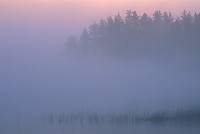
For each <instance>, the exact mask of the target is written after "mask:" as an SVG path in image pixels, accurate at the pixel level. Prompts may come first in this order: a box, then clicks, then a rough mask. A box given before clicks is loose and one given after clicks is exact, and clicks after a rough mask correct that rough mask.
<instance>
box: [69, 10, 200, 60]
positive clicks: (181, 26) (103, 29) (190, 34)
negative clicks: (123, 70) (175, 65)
mask: <svg viewBox="0 0 200 134" xmlns="http://www.w3.org/2000/svg"><path fill="white" fill-rule="evenodd" d="M199 42H200V13H194V15H192V14H191V12H188V11H186V10H184V11H183V12H182V13H181V15H180V16H179V17H176V18H175V17H173V16H172V14H171V12H169V13H168V12H161V11H155V12H154V13H153V16H152V17H150V16H148V15H147V14H146V13H144V14H143V15H142V16H139V15H138V14H137V12H136V11H132V10H127V12H126V17H125V18H123V17H122V16H121V15H120V13H118V14H117V15H115V16H114V18H113V17H111V16H110V17H108V18H107V19H106V20H104V19H101V20H100V22H98V23H97V22H94V23H93V24H91V25H90V26H89V27H88V28H85V29H84V30H83V32H82V34H81V35H80V37H76V36H73V35H72V36H70V37H68V39H67V42H66V44H65V46H66V51H67V56H68V57H91V56H111V57H115V58H128V59H133V58H138V57H146V56H172V57H173V56H180V55H185V54H186V55H187V54H189V55H191V54H193V55H195V57H196V56H197V55H198V54H199V53H200V44H199Z"/></svg>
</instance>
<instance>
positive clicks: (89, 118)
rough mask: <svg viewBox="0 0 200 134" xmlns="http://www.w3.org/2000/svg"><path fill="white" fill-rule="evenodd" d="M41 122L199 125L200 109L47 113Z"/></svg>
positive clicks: (42, 116) (60, 123)
mask: <svg viewBox="0 0 200 134" xmlns="http://www.w3.org/2000/svg"><path fill="white" fill-rule="evenodd" d="M41 120H42V122H44V123H47V124H59V125H62V124H65V125H70V124H71V125H73V124H76V125H77V124H80V125H84V124H90V125H103V124H108V125H109V124H110V125H139V124H149V125H170V124H172V125H173V124H175V125H200V108H199V107H198V108H190V109H185V110H176V111H157V112H153V113H148V112H146V113H143V114H138V113H135V112H128V113H123V114H122V113H121V114H115V113H110V114H100V113H91V112H86V113H84V112H82V113H78V114H67V113H60V114H55V113H49V114H43V115H41Z"/></svg>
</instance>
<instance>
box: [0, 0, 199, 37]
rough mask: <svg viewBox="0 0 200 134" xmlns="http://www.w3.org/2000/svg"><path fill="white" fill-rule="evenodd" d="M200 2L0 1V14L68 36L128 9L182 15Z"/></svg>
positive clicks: (11, 21) (5, 18) (196, 9)
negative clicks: (55, 30) (53, 29)
mask: <svg viewBox="0 0 200 134" xmlns="http://www.w3.org/2000/svg"><path fill="white" fill-rule="evenodd" d="M199 5H200V1H199V0H173V1H172V0H109V1H108V0H0V16H1V23H4V24H5V25H9V26H10V25H11V26H12V25H17V26H22V25H25V26H26V25H30V26H31V27H36V28H41V27H43V28H44V27H46V30H47V29H48V28H49V27H51V28H52V27H53V28H56V29H58V30H60V31H59V32H61V31H62V32H65V33H66V35H67V34H69V33H72V34H79V33H80V31H81V30H82V29H83V28H84V27H88V25H89V24H91V23H92V22H93V21H99V19H100V18H104V19H106V18H107V17H108V16H110V15H111V16H114V15H115V14H117V13H118V12H120V13H121V15H122V16H124V15H125V12H126V10H127V9H132V10H136V11H137V12H138V13H139V14H140V15H141V14H143V13H144V12H146V13H147V14H148V15H150V16H152V14H153V12H154V11H155V10H161V11H171V12H172V14H173V15H174V16H179V15H180V13H181V12H182V11H183V10H184V9H186V10H189V11H191V12H192V13H194V12H200V7H199ZM69 25H70V27H69ZM67 31H70V32H67Z"/></svg>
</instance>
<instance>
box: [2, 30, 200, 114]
mask: <svg viewBox="0 0 200 134" xmlns="http://www.w3.org/2000/svg"><path fill="white" fill-rule="evenodd" d="M12 34H13V37H12V35H9V34H7V36H5V35H3V34H2V35H1V38H2V39H1V48H0V51H1V52H0V54H1V56H0V61H1V69H0V72H1V84H0V86H1V87H0V88H1V90H0V92H1V93H0V99H1V101H0V105H1V115H3V116H4V115H9V114H15V115H19V114H20V115H21V114H31V113H34V114H40V113H45V112H77V111H95V112H122V111H128V110H141V109H143V110H144V109H145V110H157V109H168V108H176V107H187V106H191V105H197V104H199V86H200V85H199V77H200V75H199V73H200V70H199V67H196V66H197V65H196V64H194V63H193V62H192V63H191V64H190V63H189V62H190V61H185V60H184V59H182V58H179V59H172V58H169V59H164V60H163V59H159V58H156V60H155V59H152V58H146V59H145V58H143V59H135V60H131V61H130V60H116V59H112V58H107V57H97V58H95V57H93V58H92V59H90V60H82V59H74V60H73V59H72V60H70V61H69V60H68V59H67V58H66V55H65V51H64V50H65V48H64V43H62V42H61V41H59V39H55V38H48V37H49V35H48V33H47V34H46V35H45V36H44V35H40V33H39V34H37V36H34V35H26V34H24V33H22V34H21V35H20V34H18V33H15V32H13V33H12ZM4 36H5V37H4ZM10 36H11V37H10ZM50 36H51V35H50ZM57 44H59V45H57Z"/></svg>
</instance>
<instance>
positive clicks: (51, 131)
mask: <svg viewBox="0 0 200 134" xmlns="http://www.w3.org/2000/svg"><path fill="white" fill-rule="evenodd" d="M199 133H200V125H199V124H195V123H194V124H187V123H150V122H145V123H144V122H140V123H139V122H138V123H135V122H130V121H127V122H123V121H122V122H116V121H113V122H112V121H110V120H106V119H105V120H99V121H96V122H94V121H92V122H89V121H86V120H82V121H81V120H74V121H72V122H71V121H70V119H69V121H61V122H59V121H55V120H54V121H52V122H49V121H44V120H41V119H40V118H36V117H29V118H26V119H25V118H24V117H18V118H16V119H13V120H4V119H2V118H1V123H0V134H199Z"/></svg>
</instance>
